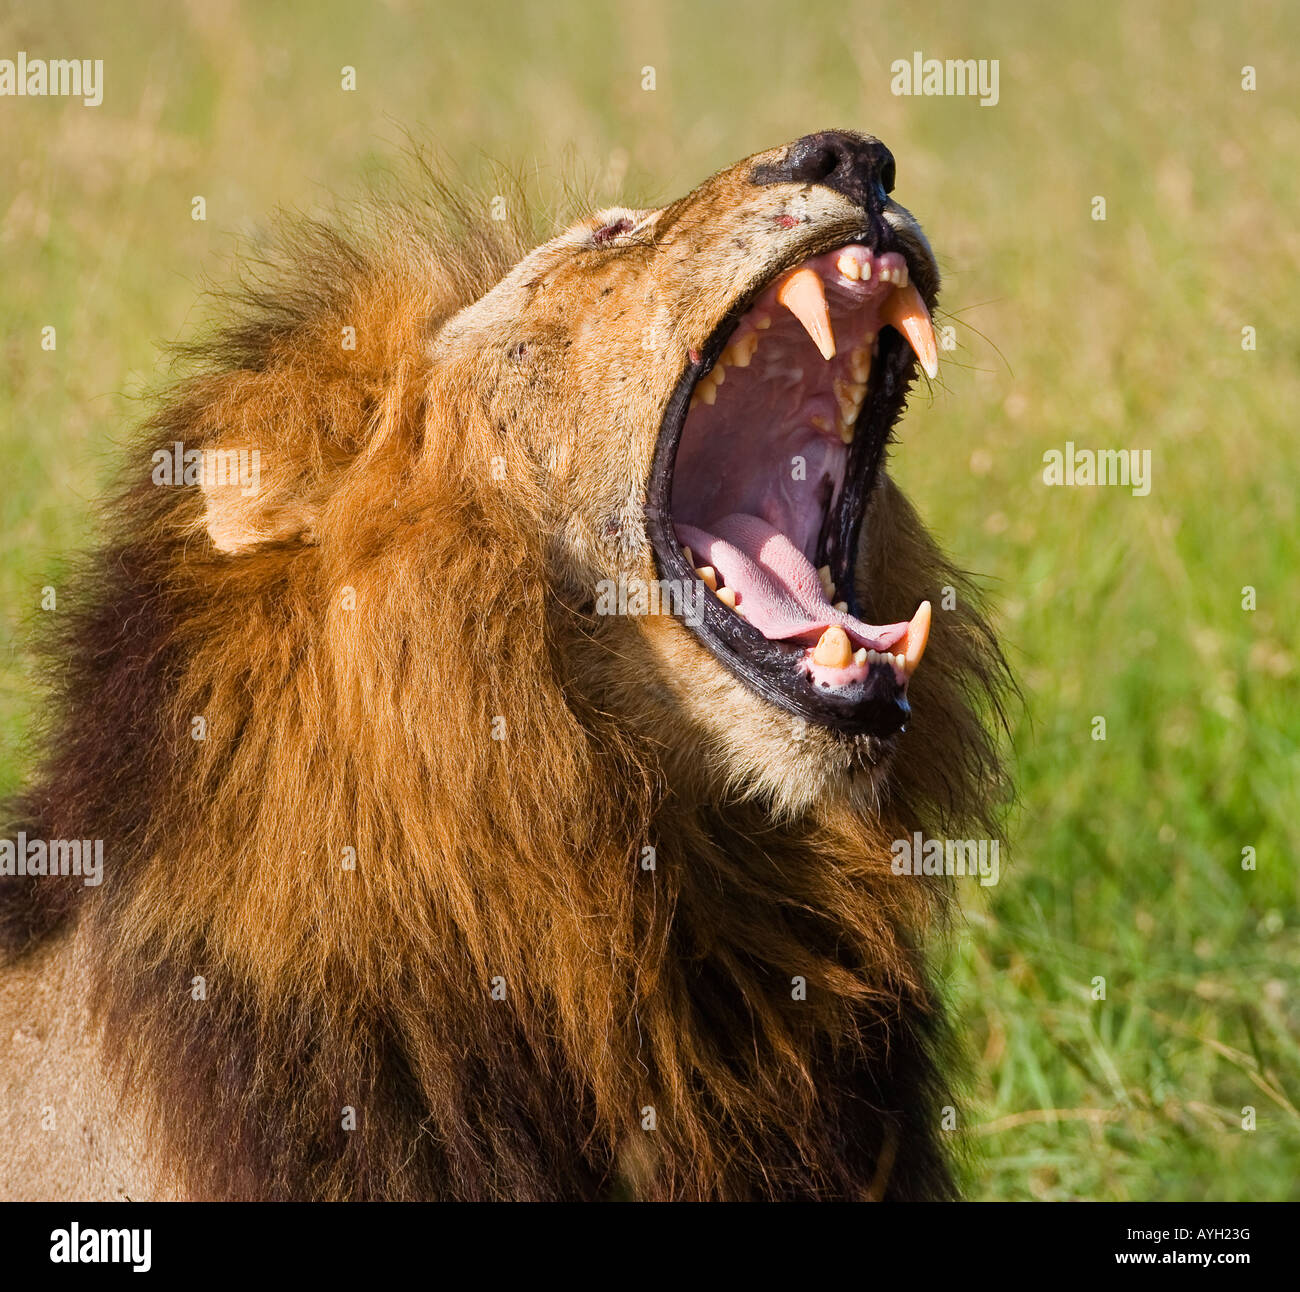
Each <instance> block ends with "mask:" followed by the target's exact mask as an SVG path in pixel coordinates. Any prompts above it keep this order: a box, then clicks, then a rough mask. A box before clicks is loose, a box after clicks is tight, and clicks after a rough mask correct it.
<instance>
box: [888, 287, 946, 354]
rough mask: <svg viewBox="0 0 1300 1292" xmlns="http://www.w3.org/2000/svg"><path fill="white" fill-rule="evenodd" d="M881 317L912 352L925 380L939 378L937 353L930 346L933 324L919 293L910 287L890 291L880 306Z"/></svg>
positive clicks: (933, 344) (934, 347)
mask: <svg viewBox="0 0 1300 1292" xmlns="http://www.w3.org/2000/svg"><path fill="white" fill-rule="evenodd" d="M880 312H881V317H882V318H883V319H884V320H885V322H886V323H888V324H889V325H890V326H891V327H893V328H896V329H897V330H898V331H899V332H901V333H902V334H903V335H904V336H905V337H906V338H907V339H908V342H909V343H910V344H911V347H912V349H913V350H914V351H915V352H916V357H917V358H918V359H919V360H920V361H921V367H922V368H924V369H925V375H926V376H927V377H937V376H938V375H939V350H938V347H937V346H936V345H935V343H934V325H933V324H932V323H931V322H930V311H929V310H928V309H926V308H925V302H924V301H923V300H922V299H921V293H920V292H918V291H917V290H916V288H915V287H912V286H911V285H910V284H908V285H905V286H902V287H897V288H895V289H894V291H892V292H890V294H889V299H888V300H886V301H885V303H884V305H883V306H882V307H881V311H880Z"/></svg>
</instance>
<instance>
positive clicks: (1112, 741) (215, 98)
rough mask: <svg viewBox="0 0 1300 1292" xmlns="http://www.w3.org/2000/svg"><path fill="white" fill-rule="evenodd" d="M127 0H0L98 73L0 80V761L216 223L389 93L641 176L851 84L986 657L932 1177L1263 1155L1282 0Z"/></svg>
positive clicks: (1291, 441)
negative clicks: (952, 1048)
mask: <svg viewBox="0 0 1300 1292" xmlns="http://www.w3.org/2000/svg"><path fill="white" fill-rule="evenodd" d="M136 9H137V12H138V18H137V19H136V20H134V21H129V22H123V21H122V20H121V19H120V18H119V17H118V16H117V15H118V10H116V9H114V10H113V11H112V12H111V13H110V12H108V11H105V12H104V13H103V14H102V15H101V14H98V13H94V12H92V11H91V10H90V7H89V6H80V5H72V4H67V3H53V4H36V3H34V2H32V0H20V3H18V4H17V6H16V7H11V8H10V9H9V10H8V11H7V14H6V16H5V17H3V18H0V57H4V56H9V57H12V56H13V52H14V51H16V50H18V49H26V50H27V51H28V52H29V53H30V54H31V55H32V56H34V57H36V56H47V57H65V56H81V57H92V58H97V57H99V58H103V59H104V60H105V77H106V100H105V103H104V106H103V107H100V108H98V109H86V108H82V107H80V106H72V105H69V104H68V103H66V102H64V101H59V100H15V99H7V100H3V101H0V121H2V128H0V174H3V175H4V177H5V183H4V184H3V186H0V283H2V284H3V287H2V288H0V291H2V292H3V301H4V310H3V318H2V320H0V328H2V332H0V336H2V338H3V340H2V344H3V358H4V362H3V365H2V366H0V454H2V455H3V461H4V463H5V472H4V483H3V486H2V487H0V532H2V533H3V545H2V548H0V634H3V635H2V637H0V641H3V646H4V652H3V656H2V657H0V790H8V789H12V788H13V787H14V786H15V785H16V784H17V783H18V782H19V780H20V779H21V777H22V775H23V773H24V771H25V769H26V768H27V766H28V765H29V753H28V748H27V744H26V741H25V733H26V732H27V731H28V730H29V729H30V721H31V718H32V714H33V712H34V710H35V708H36V706H37V703H38V698H37V696H36V694H35V691H34V687H33V684H32V678H31V661H30V658H29V655H28V653H27V646H26V641H27V638H26V629H25V627H24V625H25V623H26V622H27V621H28V620H30V619H31V618H32V617H33V616H34V615H36V614H37V613H39V611H38V610H37V605H38V601H39V596H40V589H41V587H42V586H43V585H44V584H46V583H55V584H57V582H58V572H59V570H60V569H61V568H62V566H63V563H64V561H65V560H66V559H67V556H68V554H69V553H71V552H72V551H75V549H76V548H77V547H78V546H79V545H80V544H83V543H84V542H85V541H87V537H88V534H89V528H90V524H91V507H90V503H91V500H93V499H94V497H95V496H96V494H97V492H98V490H99V488H100V487H101V485H102V483H103V481H104V479H105V478H106V474H107V471H108V468H109V466H110V464H111V462H112V458H113V453H114V450H115V446H116V444H117V443H118V442H120V440H121V439H122V438H123V436H124V434H125V433H126V430H127V428H129V426H130V425H131V424H132V423H133V422H134V421H136V420H138V418H139V416H140V412H141V407H140V403H139V400H138V395H139V394H140V392H141V391H142V390H143V389H144V388H145V387H146V385H147V384H148V383H149V382H151V381H152V380H154V378H155V377H156V375H157V371H158V368H157V365H158V359H157V353H156V349H155V343H156V342H157V341H158V340H169V339H174V338H176V337H177V336H180V335H183V334H184V332H185V329H186V327H187V324H188V323H190V322H192V320H193V317H194V303H195V298H196V295H197V291H198V289H199V287H200V285H201V282H202V280H203V278H204V277H205V276H210V277H215V278H217V279H218V280H220V279H221V278H223V277H224V276H226V275H227V274H228V272H229V268H230V264H231V258H232V253H233V250H234V239H233V238H232V236H231V235H236V234H238V235H242V234H246V233H247V232H249V231H250V230H252V229H253V228H255V227H256V226H257V225H259V224H260V223H262V222H263V221H264V220H265V218H266V216H267V214H268V213H269V212H270V210H271V209H272V208H273V207H275V206H276V205H281V204H283V205H288V206H293V207H304V206H305V207H310V206H312V205H315V204H318V203H320V202H321V201H322V200H323V199H324V198H325V197H326V195H327V194H329V193H332V192H340V193H343V194H347V193H350V192H355V191H356V188H357V186H358V185H359V183H360V182H361V180H362V179H363V178H364V177H365V176H367V175H369V174H371V173H373V172H374V171H375V170H376V169H378V168H380V167H381V166H382V165H383V164H385V162H386V161H387V160H389V159H391V158H392V157H394V156H395V155H396V154H397V153H398V152H400V150H401V148H402V146H403V140H404V136H405V135H406V133H407V132H409V133H410V134H411V135H412V136H413V137H415V138H417V139H420V140H423V141H426V142H429V143H431V144H432V145H433V147H434V148H435V149H436V150H437V151H438V153H439V154H440V155H441V156H442V157H443V158H444V159H445V160H446V161H447V162H448V163H449V164H450V165H452V166H453V167H455V168H457V169H459V170H460V171H461V172H462V173H463V174H464V175H465V176H466V177H467V178H469V179H478V178H481V177H482V176H483V175H484V174H486V173H490V163H491V162H500V163H504V164H505V165H506V166H508V167H509V168H511V169H512V170H514V171H517V172H522V173H524V174H525V175H528V176H530V177H531V180H530V183H531V184H532V186H533V188H534V189H535V191H537V192H539V193H540V194H542V195H543V198H544V200H546V201H550V200H555V201H557V202H558V200H559V198H560V196H561V195H562V194H563V192H564V190H565V188H566V187H567V186H570V185H574V184H576V185H577V186H578V187H588V186H589V187H591V188H593V189H594V190H595V191H596V192H597V193H598V194H599V195H600V196H602V197H612V196H615V195H616V194H617V193H619V192H622V194H624V195H625V196H627V197H629V198H631V199H634V200H640V199H646V200H661V199H665V198H668V197H671V196H674V195H676V194H678V193H680V192H682V191H684V190H685V189H686V188H688V187H689V186H690V185H692V184H694V183H695V182H696V181H698V180H699V179H700V178H702V177H703V176H704V175H705V174H707V173H709V172H710V171H711V170H712V169H715V168H716V167H718V166H721V165H723V164H725V163H727V162H730V161H732V160H734V159H736V158H737V157H739V156H741V155H743V154H744V153H746V152H749V151H753V150H756V149H758V148H762V147H767V146H770V145H772V144H774V143H777V142H780V141H783V140H786V139H790V138H793V137H794V136H796V135H798V134H801V133H804V132H805V131H808V130H813V129H818V128H822V127H825V126H828V125H840V124H843V125H849V126H854V127H858V128H863V129H867V130H871V131H873V132H874V133H877V134H879V135H880V136H881V137H882V138H884V139H885V140H886V142H888V143H889V144H890V146H891V147H892V148H893V149H894V151H895V153H896V155H897V157H898V174H899V184H898V196H899V198H900V200H902V201H903V202H904V203H905V204H906V205H908V206H909V207H911V208H912V209H913V210H914V211H916V213H917V214H918V215H919V217H920V218H921V219H922V221H923V222H924V224H925V225H926V227H927V229H928V230H929V233H930V235H931V238H932V240H933V242H934V245H935V247H936V250H937V252H938V254H939V257H940V260H941V263H942V265H943V267H944V271H945V275H946V284H947V285H946V289H945V293H944V297H943V304H944V306H945V309H946V311H947V318H946V319H945V320H941V321H947V322H950V323H952V324H953V326H954V328H955V338H956V341H957V343H958V348H957V350H955V351H954V352H952V353H950V354H947V355H945V364H944V368H943V374H942V379H941V384H940V386H938V387H936V390H935V394H934V398H933V399H932V400H930V401H926V400H924V399H921V400H919V401H917V405H916V407H915V408H914V409H913V411H912V413H911V414H910V416H909V419H908V422H907V424H906V427H905V431H904V436H903V443H902V445H901V447H900V449H899V451H898V453H897V455H896V461H895V470H896V472H897V474H898V475H899V477H900V478H901V480H902V481H903V482H904V484H905V485H906V487H907V488H908V489H909V491H910V492H911V493H912V495H913V497H914V498H915V499H916V501H917V502H918V504H919V505H920V507H921V509H922V511H923V513H924V514H925V515H926V516H927V517H928V518H929V520H930V521H931V523H932V524H933V526H934V528H935V529H936V531H937V532H938V533H939V534H940V535H941V536H942V537H943V539H944V540H945V542H946V543H947V544H948V545H949V546H950V548H951V549H952V550H953V551H954V552H955V553H956V554H957V555H958V557H959V559H960V560H961V562H962V563H963V564H964V565H965V566H966V567H967V568H969V569H971V570H974V571H977V572H979V573H981V574H982V575H984V576H986V577H987V579H988V581H989V586H990V588H991V590H992V592H993V594H994V596H995V599H996V601H997V603H998V606H999V627H1000V630H1001V633H1002V636H1003V640H1004V642H1005V644H1006V646H1007V649H1008V651H1009V653H1010V655H1011V658H1012V660H1013V663H1014V665H1015V667H1016V670H1017V672H1018V673H1019V675H1020V677H1021V680H1022V683H1023V686H1024V692H1025V697H1026V704H1025V707H1024V709H1023V711H1018V712H1017V713H1016V714H1015V716H1014V732H1013V745H1014V751H1013V752H1014V757H1015V761H1016V768H1017V779H1018V783H1019V789H1020V799H1019V803H1018V805H1017V807H1016V810H1015V813H1014V816H1013V818H1012V820H1011V822H1010V824H1009V838H1010V843H1011V847H1012V860H1011V863H1010V864H1009V865H1007V866H1005V867H1004V870H1003V876H1002V880H1001V883H1000V884H999V885H998V886H997V887H995V888H993V889H990V890H987V891H981V890H977V889H975V888H970V889H969V890H968V891H967V892H966V893H965V897H966V899H967V900H966V909H967V922H966V927H965V928H964V929H962V930H961V937H960V938H959V939H957V940H956V942H955V944H954V948H953V952H952V955H951V957H950V960H949V963H948V965H947V972H948V977H949V981H950V986H951V991H952V995H953V997H954V1000H955V1002H956V1005H957V1007H958V1010H959V1015H960V1018H961V1020H962V1023H963V1027H964V1029H965V1031H966V1032H967V1034H968V1035H969V1037H970V1040H971V1043H972V1048H973V1053H974V1055H975V1060H976V1066H975V1087H974V1091H973V1094H974V1101H973V1106H972V1113H973V1117H974V1121H973V1122H972V1124H970V1125H969V1126H967V1127H966V1128H965V1130H966V1132H967V1134H968V1138H969V1141H970V1142H971V1144H972V1145H973V1147H974V1148H975V1150H976V1161H975V1167H974V1169H973V1175H972V1179H971V1181H970V1192H971V1193H972V1195H973V1196H977V1197H988V1198H1139V1199H1159V1198H1249V1197H1260V1198H1282V1197H1295V1196H1297V1194H1298V1193H1300V1189H1298V1187H1297V1184H1296V1173H1295V1170H1294V1164H1295V1162H1296V1161H1297V1160H1300V1116H1298V1115H1297V1112H1296V1108H1295V1105H1296V1104H1297V1103H1298V1102H1300V1063H1298V1062H1297V1060H1298V1059H1300V1039H1298V1038H1300V996H1298V994H1297V986H1298V983H1297V974H1296V966H1297V963H1298V962H1300V923H1298V921H1297V914H1296V907H1297V903H1296V896H1297V868H1296V857H1297V855H1300V801H1298V796H1297V792H1296V786H1297V783H1298V782H1300V758H1298V757H1297V747H1298V743H1300V705H1298V704H1297V699H1298V696H1297V690H1298V687H1297V677H1298V674H1297V660H1296V653H1295V644H1294V638H1295V624H1296V614H1295V601H1296V593H1297V581H1296V574H1295V571H1296V569H1297V567H1298V565H1300V537H1298V536H1300V517H1298V516H1297V502H1296V494H1297V488H1296V484H1297V472H1296V469H1295V451H1296V450H1295V431H1296V415H1295V410H1296V408H1297V407H1300V376H1298V373H1300V365H1297V362H1296V360H1297V358H1298V357H1300V327H1298V326H1297V322H1296V314H1295V310H1294V302H1293V296H1294V288H1295V283H1296V281H1297V268H1298V266H1297V260H1298V259H1300V239H1297V236H1296V233H1295V227H1294V213H1295V211H1296V210H1297V209H1300V192H1298V190H1300V178H1298V177H1300V124H1298V122H1297V118H1296V115H1295V112H1294V103H1293V99H1292V95H1293V87H1292V84H1291V81H1292V72H1293V67H1294V62H1295V56H1296V54H1297V52H1298V50H1300V15H1297V11H1296V10H1295V8H1294V6H1288V5H1285V4H1282V3H1279V4H1276V5H1250V6H1246V5H1234V4H1227V5H1224V4H1215V3H1205V4H1200V5H1192V6H1189V5H1185V4H1177V3H1173V2H1172V0H1169V2H1168V3H1156V4H1152V5H1144V6H1129V5H1122V4H1117V5H1114V6H1113V7H1112V6H1103V7H1102V9H1101V10H1100V11H1099V10H1098V9H1097V7H1095V6H1094V7H1082V8H1080V7H1076V8H1075V9H1074V10H1071V11H1070V12H1050V11H1049V7H1047V6H1038V5H1029V4H1025V5H990V6H978V7H977V6H972V5H966V4H962V3H956V2H954V3H952V4H947V5H944V4H938V5H928V6H925V7H924V12H920V11H919V10H920V7H918V6H889V7H885V6H873V7H871V8H870V9H868V8H867V7H865V6H848V5H844V4H842V3H820V2H818V0H805V3H803V4H801V5H799V6H796V7H793V8H792V7H791V6H789V5H785V4H777V3H775V0H751V2H750V3H747V4H746V5H744V6H741V7H737V6H736V5H734V4H733V5H725V6H723V5H719V6H716V7H715V8H711V9H710V8H709V7H707V6H704V7H703V9H704V12H703V13H702V12H701V10H702V6H701V5H700V4H698V3H691V4H687V3H684V2H682V3H678V2H677V0H672V2H670V3H655V4H653V5H639V6H638V5H618V6H614V5H610V6H608V7H607V8H603V9H602V8H599V7H596V6H591V5H578V4H576V3H574V4H571V5H569V6H567V7H566V6H563V5H559V6H555V5H545V6H543V5H533V6H524V5H519V6H516V5H481V4H480V5H464V6H456V7H455V8H454V9H451V10H449V12H448V13H447V14H442V15H440V14H438V13H436V12H434V11H433V9H432V8H431V7H430V6H428V5H416V4H414V3H402V2H399V0H393V2H392V3H390V4H388V5H386V6H380V7H377V8H371V7H369V6H366V7H362V6H354V5H348V4H343V3H340V2H339V0H331V2H330V3H325V4H316V5H310V6H309V5H305V4H304V5H299V6H288V5H285V6H276V7H274V11H273V12H272V11H269V10H271V7H269V6H268V7H266V9H267V10H268V11H266V12H264V11H263V9H262V8H261V7H254V6H252V5H248V6H245V7H244V8H243V9H240V8H237V7H235V6H233V5H231V6H213V5H206V4H197V3H196V4H193V5H190V6H186V7H180V6H175V5H164V4H161V3H160V4H157V5H144V4H142V5H138V6H136ZM83 10H84V12H83ZM144 36H147V39H145V38H143V37H144ZM914 49H920V50H922V51H923V52H924V53H925V54H926V55H927V56H935V57H941V58H943V57H971V58H997V59H999V61H1000V72H1001V76H1000V94H1001V102H1000V103H999V105H998V106H997V107H994V108H981V107H979V106H977V104H976V103H975V102H974V101H973V100H970V99H951V98H911V99H908V98H899V97H894V96H892V95H891V94H890V93H889V80H890V72H889V63H890V62H891V61H892V60H893V59H895V58H906V57H909V56H910V54H911V52H912V50H914ZM344 64H350V65H353V66H355V67H356V68H357V72H358V89H357V90H356V91H355V92H354V93H345V92H343V91H342V90H341V89H340V87H339V78H340V69H341V68H342V66H343V65H344ZM1245 64H1251V65H1254V66H1255V67H1256V68H1257V69H1258V73H1257V74H1258V89H1257V90H1255V91H1254V92H1249V93H1248V92H1245V91H1243V90H1242V88H1241V85H1240V69H1241V67H1242V66H1243V65H1245ZM646 65H651V66H653V67H654V68H655V72H656V78H657V88H656V89H655V90H654V91H653V92H646V91H643V90H642V89H641V75H642V73H641V69H642V68H643V67H644V66H646ZM620 183H621V188H620ZM195 194H202V195H203V196H204V197H205V198H206V200H207V209H208V219H207V222H206V223H197V222H195V221H193V220H191V219H190V200H191V198H192V197H193V196H194V195H195ZM1097 195H1100V196H1104V197H1105V199H1106V203H1107V219H1106V220H1105V221H1104V222H1098V221H1095V220H1093V219H1092V218H1091V204H1092V199H1093V198H1094V196H1097ZM47 324H52V325H54V326H55V327H57V329H58V349H57V351H55V352H54V353H46V352H43V351H42V350H41V348H40V344H39V332H40V328H41V327H43V326H45V325H47ZM1246 325H1250V326H1253V327H1254V328H1256V330H1257V336H1258V348H1257V349H1256V350H1255V351H1254V352H1244V351H1243V350H1242V348H1241V329H1242V327H1243V326H1246ZM1067 440H1073V441H1074V442H1076V443H1077V444H1079V445H1080V446H1089V447H1097V448H1120V447H1131V448H1139V449H1150V450H1151V453H1152V458H1153V473H1154V484H1153V488H1152V490H1151V493H1150V495H1149V496H1148V497H1133V496H1132V495H1131V494H1130V493H1128V492H1127V491H1123V490H1119V489H1096V490H1085V489H1049V488H1047V487H1045V486H1044V485H1043V483H1042V481H1041V469H1042V468H1041V464H1042V455H1043V453H1044V451H1045V450H1046V449H1049V448H1061V447H1063V446H1064V444H1065V442H1066V441H1067ZM1245 585H1249V586H1251V587H1254V588H1255V589H1256V590H1257V599H1258V600H1257V609H1255V610H1254V611H1253V612H1250V611H1245V610H1243V609H1242V608H1241V596H1242V594H1241V589H1242V588H1243V586H1245ZM1288 624H1289V625H1291V626H1290V627H1289V628H1288V627H1287V625H1288ZM1097 715H1100V716H1102V717H1104V718H1105V720H1106V726H1107V730H1106V739H1105V741H1104V742H1103V741H1095V740H1093V739H1092V738H1091V731H1092V723H1093V719H1094V717H1095V716H1097ZM1247 846H1250V847H1253V848H1255V849H1256V854H1257V858H1258V863H1257V869H1256V870H1254V871H1253V872H1251V871H1243V870H1242V869H1241V863H1240V858H1241V851H1242V849H1243V848H1244V847H1247ZM1096 977H1104V979H1105V981H1106V999H1105V1000H1104V1001H1097V1000H1093V999H1092V988H1091V983H1092V980H1093V979H1094V978H1096ZM1247 1105H1249V1106H1253V1107H1254V1108H1255V1109H1256V1129H1254V1130H1253V1131H1247V1130H1244V1129H1243V1128H1242V1109H1243V1108H1244V1107H1245V1106H1247Z"/></svg>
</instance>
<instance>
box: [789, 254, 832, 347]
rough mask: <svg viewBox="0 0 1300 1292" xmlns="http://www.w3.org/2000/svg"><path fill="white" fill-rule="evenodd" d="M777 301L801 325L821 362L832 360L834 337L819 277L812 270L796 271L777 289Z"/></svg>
mask: <svg viewBox="0 0 1300 1292" xmlns="http://www.w3.org/2000/svg"><path fill="white" fill-rule="evenodd" d="M776 299H777V300H778V301H780V302H781V304H782V305H784V306H785V307H786V309H788V310H789V311H790V313H791V314H793V315H794V316H795V318H797V319H798V320H799V322H800V323H802V324H803V327H804V331H805V332H807V333H808V335H809V336H810V337H812V340H813V344H814V345H815V346H816V347H817V349H818V350H820V351H821V356H822V358H823V359H833V358H835V333H834V331H833V330H832V328H831V316H830V311H829V310H828V309H827V308H826V288H825V287H823V286H822V278H821V275H820V274H819V273H817V272H816V271H815V270H813V269H796V270H795V271H794V273H792V274H789V275H788V276H787V277H786V278H785V280H784V281H783V282H782V283H781V285H780V286H779V287H778V288H777V289H776Z"/></svg>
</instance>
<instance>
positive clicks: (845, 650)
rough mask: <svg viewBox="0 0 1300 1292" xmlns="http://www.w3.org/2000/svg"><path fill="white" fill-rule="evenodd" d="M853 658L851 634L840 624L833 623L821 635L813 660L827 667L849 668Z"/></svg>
mask: <svg viewBox="0 0 1300 1292" xmlns="http://www.w3.org/2000/svg"><path fill="white" fill-rule="evenodd" d="M852 658H853V646H852V644H851V643H850V642H849V635H848V633H846V632H845V631H844V629H843V628H841V627H840V626H839V624H832V625H831V626H830V627H829V628H828V629H827V630H826V631H825V632H824V633H822V635H821V640H820V641H819V642H818V643H817V645H816V647H815V648H814V650H813V662H814V663H816V664H821V665H822V666H823V667H825V668H847V667H848V663H849V661H850V660H851V659H852Z"/></svg>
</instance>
